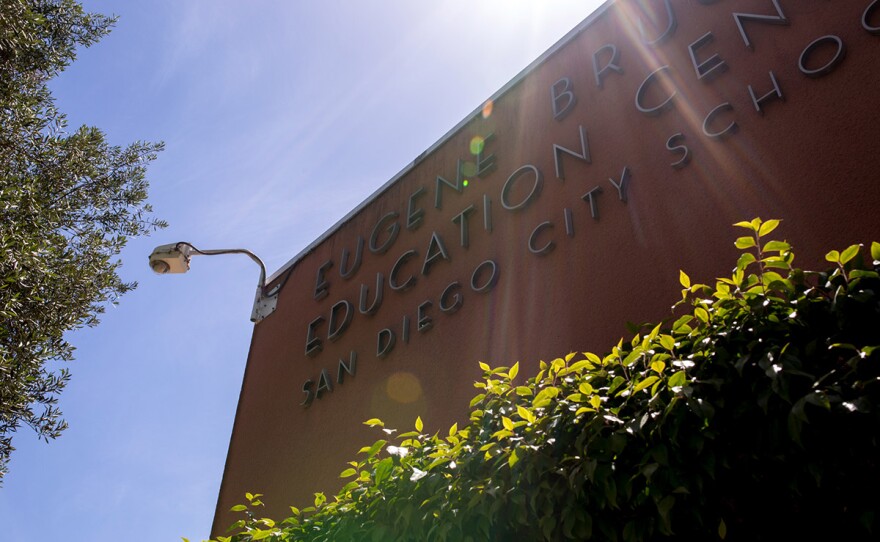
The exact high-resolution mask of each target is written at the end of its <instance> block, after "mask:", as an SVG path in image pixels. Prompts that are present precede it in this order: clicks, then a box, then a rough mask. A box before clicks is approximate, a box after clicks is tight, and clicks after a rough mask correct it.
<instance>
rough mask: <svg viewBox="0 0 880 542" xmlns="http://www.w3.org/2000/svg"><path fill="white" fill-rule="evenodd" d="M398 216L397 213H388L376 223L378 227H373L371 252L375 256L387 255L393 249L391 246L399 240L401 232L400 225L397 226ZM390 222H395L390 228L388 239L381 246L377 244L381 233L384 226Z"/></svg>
mask: <svg viewBox="0 0 880 542" xmlns="http://www.w3.org/2000/svg"><path fill="white" fill-rule="evenodd" d="M397 216H398V215H397V212H396V211H391V212H390V213H386V214H385V215H384V216H382V218H380V219H379V221H378V222H376V225H375V226H374V227H373V232H372V233H370V252H372V253H373V254H385V253H386V252H388V249H389V248H391V245H393V244H394V241H395V240H396V239H397V234H398V232H400V225H398V224H397ZM390 220H393V221H394V222H393V223H392V224H391V226H389V227H388V239H386V240H385V242H384V243H382V244H381V245H379V244H377V242H378V241H377V239H378V237H379V232H380V231H381V230H382V227H383V225H384V224H385V223H386V222H388V221H390Z"/></svg>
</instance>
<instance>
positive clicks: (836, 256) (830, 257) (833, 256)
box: [825, 250, 840, 263]
mask: <svg viewBox="0 0 880 542" xmlns="http://www.w3.org/2000/svg"><path fill="white" fill-rule="evenodd" d="M825 260H827V261H829V262H831V263H840V252H837V251H836V250H832V251H831V252H829V253H828V254H826V255H825Z"/></svg>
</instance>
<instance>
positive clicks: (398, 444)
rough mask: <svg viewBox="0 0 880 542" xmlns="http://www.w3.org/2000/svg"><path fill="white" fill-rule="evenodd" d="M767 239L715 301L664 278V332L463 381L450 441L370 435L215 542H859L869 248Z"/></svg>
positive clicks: (877, 504) (865, 470) (709, 290)
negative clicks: (351, 454) (323, 482)
mask: <svg viewBox="0 0 880 542" xmlns="http://www.w3.org/2000/svg"><path fill="white" fill-rule="evenodd" d="M778 223H779V221H777V220H768V221H761V220H759V219H755V220H753V221H750V222H741V223H739V224H737V226H739V227H742V228H745V229H746V230H748V234H747V235H745V236H743V237H740V238H739V239H737V240H736V246H737V247H739V248H740V249H742V250H743V253H742V255H741V257H740V258H739V260H738V262H737V264H736V267H735V269H734V270H733V273H732V275H731V276H730V277H729V278H721V279H718V281H717V282H716V283H715V285H714V286H708V285H704V284H692V283H691V281H690V278H689V277H688V276H687V275H686V274H685V273H684V272H682V273H681V275H680V281H681V285H682V287H683V290H682V299H681V300H680V301H679V302H678V303H677V304H676V306H675V307H674V308H675V309H676V313H675V314H676V316H678V318H677V319H675V321H674V322H672V323H668V324H667V325H665V326H661V325H658V326H657V327H654V328H653V329H651V328H650V327H646V328H645V333H644V334H639V335H636V336H635V337H634V338H633V339H632V340H631V341H629V342H628V343H624V342H623V341H621V342H620V343H618V344H617V345H616V346H614V347H613V348H612V349H611V352H610V353H609V354H607V355H605V356H598V355H596V354H593V353H584V354H569V355H567V356H565V357H564V358H560V359H555V360H553V361H551V362H549V363H545V362H541V364H540V372H539V373H538V374H537V375H536V376H534V377H532V378H530V379H528V380H527V381H525V382H522V383H518V382H519V381H520V378H518V373H519V366H518V364H516V365H514V366H512V367H499V368H494V369H492V368H490V367H489V366H488V365H485V364H482V367H483V369H484V371H485V378H484V380H483V381H482V382H478V383H477V384H476V386H477V388H479V394H478V395H477V396H476V397H475V398H474V399H473V401H472V403H471V407H472V412H471V415H470V421H469V423H468V424H467V425H465V426H462V427H459V426H458V425H453V426H452V427H451V428H450V429H449V430H448V431H444V432H443V433H439V434H433V435H428V434H425V433H424V427H423V424H422V421H421V420H420V419H419V420H416V424H415V428H414V430H412V431H409V432H406V433H403V434H399V435H396V436H392V435H394V432H392V431H390V430H387V431H385V432H386V434H387V435H386V436H383V439H381V440H378V441H376V442H375V443H374V444H372V445H371V446H366V447H364V448H362V449H361V450H360V454H359V459H357V460H354V461H351V463H350V464H349V466H348V468H347V469H346V470H345V471H343V472H342V474H341V476H342V478H344V479H347V480H349V482H348V483H347V484H346V485H345V486H344V487H343V488H342V489H341V490H340V491H339V492H338V494H337V495H336V497H335V499H332V500H328V499H326V498H325V496H324V495H323V494H317V495H316V498H315V502H314V505H313V506H312V505H310V506H308V507H307V508H304V509H298V508H292V512H293V514H292V515H291V516H290V517H289V518H287V519H285V520H283V521H279V522H276V521H274V520H272V519H267V518H262V517H261V516H260V515H259V509H260V505H261V504H262V503H261V499H260V495H251V494H248V495H247V496H246V497H247V499H248V502H247V504H242V505H238V506H236V507H235V508H233V511H240V512H242V513H243V514H244V519H242V520H241V521H239V522H238V523H236V524H235V525H233V530H234V531H236V532H237V533H238V534H234V535H232V536H231V537H220V538H219V540H221V541H230V540H231V541H249V540H264V539H265V540H289V541H292V540H312V541H318V540H320V541H331V540H375V541H379V540H381V541H386V540H402V541H420V540H436V541H482V540H504V541H508V540H511V541H512V540H530V541H531V540H548V541H556V540H603V541H605V540H607V541H625V542H635V541H647V540H701V541H704V540H713V539H714V540H718V539H726V540H749V541H753V540H774V541H775V540H818V539H821V537H822V536H823V535H830V537H829V539H834V540H875V539H876V536H877V533H878V528H880V519H878V517H877V511H878V510H880V492H878V491H877V487H878V482H880V464H878V460H877V453H878V443H880V440H878V439H880V352H878V345H880V296H878V293H880V278H878V273H877V270H878V268H880V244H878V243H873V244H872V245H871V248H870V256H868V255H866V254H865V251H864V250H863V247H861V246H859V245H856V246H851V247H849V248H847V249H846V250H844V251H842V252H838V251H831V252H829V253H828V255H827V257H826V259H827V260H828V262H829V263H830V264H831V265H832V268H831V269H830V270H828V271H823V272H810V271H803V270H800V269H796V268H794V267H793V266H792V261H793V259H794V254H793V252H792V250H791V247H790V246H789V244H788V243H786V242H781V241H769V242H768V241H766V238H765V236H767V235H768V234H770V233H771V232H772V231H773V230H774V229H775V228H776V226H777V225H778ZM366 423H367V424H368V425H373V426H377V427H382V425H383V424H382V422H381V421H380V420H376V419H374V420H369V421H367V422H366ZM383 430H384V428H383ZM392 439H393V441H392ZM392 442H393V443H392ZM291 459H292V460H294V458H291Z"/></svg>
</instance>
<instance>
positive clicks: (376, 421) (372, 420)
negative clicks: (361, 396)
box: [364, 418, 385, 427]
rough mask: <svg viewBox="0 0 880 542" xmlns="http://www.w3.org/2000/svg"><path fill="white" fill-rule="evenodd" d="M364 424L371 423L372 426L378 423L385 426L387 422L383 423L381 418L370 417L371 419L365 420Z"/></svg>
mask: <svg viewBox="0 0 880 542" xmlns="http://www.w3.org/2000/svg"><path fill="white" fill-rule="evenodd" d="M364 425H369V426H370V427H376V426H377V425H378V426H379V427H385V424H384V423H382V420H380V419H379V418H370V419H369V420H367V421H365V422H364Z"/></svg>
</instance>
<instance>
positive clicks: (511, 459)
mask: <svg viewBox="0 0 880 542" xmlns="http://www.w3.org/2000/svg"><path fill="white" fill-rule="evenodd" d="M518 462H519V456H518V455H517V453H516V448H514V449H513V450H511V451H510V455H509V456H508V457H507V465H508V466H509V467H511V468H512V467H513V466H514V465H516V464H517V463H518Z"/></svg>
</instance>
